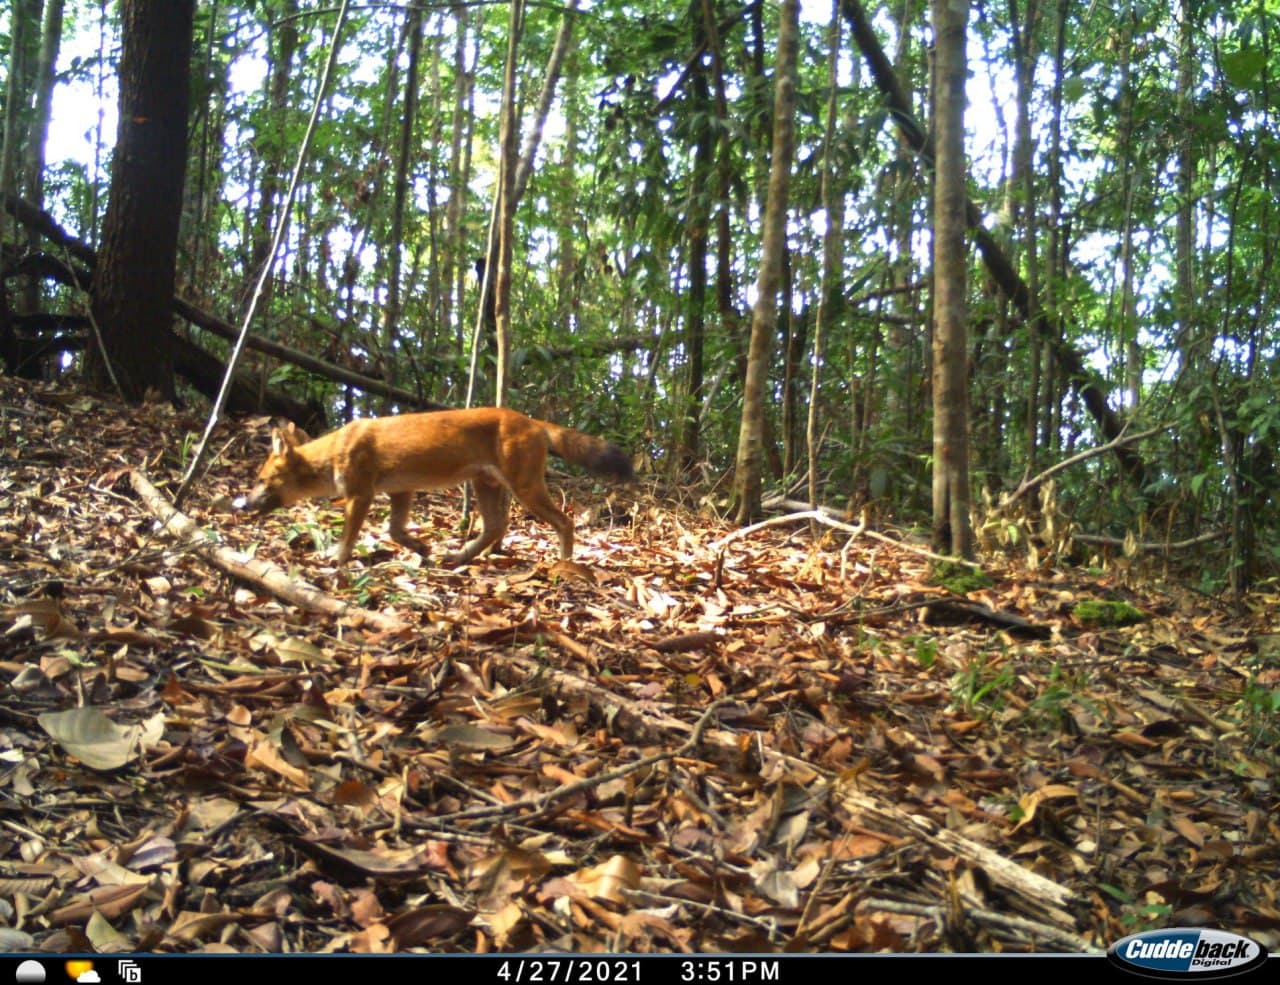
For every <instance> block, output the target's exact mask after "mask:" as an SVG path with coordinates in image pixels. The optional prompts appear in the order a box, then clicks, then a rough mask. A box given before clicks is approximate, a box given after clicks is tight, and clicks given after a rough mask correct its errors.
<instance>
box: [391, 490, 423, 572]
mask: <svg viewBox="0 0 1280 985" xmlns="http://www.w3.org/2000/svg"><path fill="white" fill-rule="evenodd" d="M412 505H413V493H411V492H401V493H392V494H391V519H390V522H389V523H388V524H387V532H388V533H389V534H391V539H392V540H394V541H395V542H396V543H397V544H399V545H401V546H402V547H407V548H409V550H411V551H417V552H418V553H419V554H421V555H422V556H423V557H426V556H427V553H428V552H427V545H426V544H424V543H423V542H422V541H420V540H419V539H418V538H417V537H415V536H413V534H411V533H409V530H408V528H407V526H406V524H407V523H408V522H409V507H411V506H412Z"/></svg>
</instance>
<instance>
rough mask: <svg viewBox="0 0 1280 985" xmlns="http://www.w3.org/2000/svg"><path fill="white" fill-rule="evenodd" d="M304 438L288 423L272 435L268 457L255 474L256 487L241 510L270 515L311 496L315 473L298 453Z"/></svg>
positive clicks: (304, 440) (245, 500) (300, 432)
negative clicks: (256, 474) (256, 475)
mask: <svg viewBox="0 0 1280 985" xmlns="http://www.w3.org/2000/svg"><path fill="white" fill-rule="evenodd" d="M307 440H308V439H307V436H306V434H304V433H303V432H302V430H301V429H299V428H297V427H295V426H294V425H293V423H292V422H289V423H288V424H286V425H285V426H284V427H282V428H274V429H273V430H272V432H271V453H270V454H269V455H268V456H267V460H266V461H265V462H264V463H263V464H262V468H261V469H259V470H258V483H257V485H255V486H254V487H253V491H252V492H250V493H249V495H248V496H247V497H246V498H245V499H244V502H243V505H242V507H241V508H242V509H246V510H255V511H257V512H258V513H269V512H270V511H271V510H274V509H277V508H278V507H281V506H288V505H290V504H291V503H296V502H297V501H298V500H300V499H306V498H307V497H308V496H310V495H312V487H313V486H314V483H315V470H314V469H313V468H312V467H311V464H310V463H309V462H308V461H307V460H306V459H305V458H304V457H303V456H302V454H301V453H299V451H298V446H299V445H303V444H306V442H307Z"/></svg>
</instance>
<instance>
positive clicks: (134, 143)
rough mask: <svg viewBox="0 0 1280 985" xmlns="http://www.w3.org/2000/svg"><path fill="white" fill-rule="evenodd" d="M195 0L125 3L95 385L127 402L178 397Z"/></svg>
mask: <svg viewBox="0 0 1280 985" xmlns="http://www.w3.org/2000/svg"><path fill="white" fill-rule="evenodd" d="M194 12H195V0H123V2H122V3H121V6H120V17H121V23H122V26H123V34H124V51H123V54H122V56H121V59H120V71H119V75H120V124H119V132H118V136H117V139H116V149H115V157H114V160H113V163H112V168H111V191H110V199H109V201H108V203H107V213H106V216H105V217H104V218H103V223H102V248H101V250H100V253H99V263H98V266H97V268H96V270H95V271H94V277H93V286H92V289H91V296H92V310H93V315H94V318H95V320H96V322H97V325H98V331H99V332H100V334H101V339H100V342H101V348H99V347H98V346H96V345H95V346H94V347H93V348H92V349H91V350H90V352H89V357H88V359H87V363H86V371H87V372H86V375H87V376H88V379H89V381H90V383H91V384H93V385H95V386H98V387H100V388H105V387H107V386H108V385H110V386H112V387H113V388H115V389H116V390H118V391H119V392H120V394H121V395H122V396H123V397H124V398H125V399H127V400H132V401H140V400H142V398H143V396H144V395H145V394H146V392H147V390H148V389H154V390H156V391H158V392H159V394H160V396H161V397H163V398H165V399H172V397H173V393H174V389H173V349H172V344H171V341H170V340H171V335H170V333H169V325H170V322H171V319H172V314H171V308H170V305H171V301H172V298H173V294H174V272H175V264H176V259H177V249H178V226H179V220H180V219H181V215H182V185H183V176H184V175H185V173H186V165H187V94H188V85H189V81H190V72H189V70H190V64H191V44H192V26H193V24H192V22H193V17H194Z"/></svg>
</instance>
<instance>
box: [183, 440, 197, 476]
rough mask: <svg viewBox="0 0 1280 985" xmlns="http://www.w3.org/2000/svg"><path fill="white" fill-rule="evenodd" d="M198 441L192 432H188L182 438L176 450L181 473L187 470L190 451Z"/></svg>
mask: <svg viewBox="0 0 1280 985" xmlns="http://www.w3.org/2000/svg"><path fill="white" fill-rule="evenodd" d="M197 440H198V439H197V438H196V435H195V433H194V432H192V431H188V432H187V433H186V434H184V435H183V436H182V445H181V446H180V447H179V449H178V465H179V466H180V467H181V469H182V471H183V472H185V471H186V470H187V465H188V463H190V461H191V449H192V448H193V447H194V446H195V443H196V441H197Z"/></svg>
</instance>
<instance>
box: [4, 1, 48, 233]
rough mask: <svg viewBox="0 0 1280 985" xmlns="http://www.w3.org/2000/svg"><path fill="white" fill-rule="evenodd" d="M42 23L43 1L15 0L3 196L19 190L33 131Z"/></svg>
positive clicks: (11, 21) (7, 85)
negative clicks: (29, 113) (34, 67)
mask: <svg viewBox="0 0 1280 985" xmlns="http://www.w3.org/2000/svg"><path fill="white" fill-rule="evenodd" d="M39 23H40V0H15V3H14V5H13V9H12V11H11V12H10V14H9V65H8V68H7V72H6V78H5V98H4V139H3V141H2V142H0V195H5V194H10V193H12V194H15V195H16V194H17V193H18V184H19V182H18V158H19V155H20V152H21V149H22V147H23V146H24V145H25V143H26V141H27V139H28V133H29V130H28V126H27V124H28V121H27V119H26V112H25V110H26V109H28V108H29V107H30V106H31V80H30V74H31V69H30V66H29V64H28V62H29V60H30V56H31V55H32V54H34V53H33V52H32V51H31V47H32V38H33V35H32V32H33V31H34V30H35V27H36V25H37V24H39ZM0 238H5V239H7V238H8V237H0ZM14 238H15V239H16V237H14Z"/></svg>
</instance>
